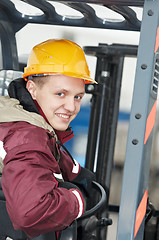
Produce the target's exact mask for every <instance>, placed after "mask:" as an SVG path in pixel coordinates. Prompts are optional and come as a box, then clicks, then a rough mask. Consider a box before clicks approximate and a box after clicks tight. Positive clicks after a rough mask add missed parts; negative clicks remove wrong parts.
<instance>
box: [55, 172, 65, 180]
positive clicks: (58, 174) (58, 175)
mask: <svg viewBox="0 0 159 240" xmlns="http://www.w3.org/2000/svg"><path fill="white" fill-rule="evenodd" d="M53 175H54V177H55V178H56V179H57V180H58V179H59V180H63V176H62V174H61V173H53Z"/></svg>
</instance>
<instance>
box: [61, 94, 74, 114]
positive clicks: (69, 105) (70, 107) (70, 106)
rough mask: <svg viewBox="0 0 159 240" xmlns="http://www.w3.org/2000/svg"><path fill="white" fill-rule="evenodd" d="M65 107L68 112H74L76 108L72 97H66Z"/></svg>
mask: <svg viewBox="0 0 159 240" xmlns="http://www.w3.org/2000/svg"><path fill="white" fill-rule="evenodd" d="M64 107H65V109H66V110H67V111H69V112H74V111H75V109H76V105H75V99H74V97H69V98H67V99H66V102H65V106H64Z"/></svg>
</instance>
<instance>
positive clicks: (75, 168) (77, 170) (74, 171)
mask: <svg viewBox="0 0 159 240" xmlns="http://www.w3.org/2000/svg"><path fill="white" fill-rule="evenodd" d="M74 162H75V164H76V165H73V169H72V173H78V172H79V163H78V162H77V161H76V160H75V159H74Z"/></svg>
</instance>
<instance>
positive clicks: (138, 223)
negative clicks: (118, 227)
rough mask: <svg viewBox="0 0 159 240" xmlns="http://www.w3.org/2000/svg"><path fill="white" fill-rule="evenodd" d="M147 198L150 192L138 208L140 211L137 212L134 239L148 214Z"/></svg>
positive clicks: (145, 194)
mask: <svg viewBox="0 0 159 240" xmlns="http://www.w3.org/2000/svg"><path fill="white" fill-rule="evenodd" d="M147 196H148V191H147V190H146V191H145V193H144V195H143V197H142V199H141V202H140V204H139V206H138V209H137V211H136V219H135V230H134V238H135V237H136V234H137V232H138V230H139V228H140V226H141V223H142V221H143V219H144V217H145V214H146V207H147Z"/></svg>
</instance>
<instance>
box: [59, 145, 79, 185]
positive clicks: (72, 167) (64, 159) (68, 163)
mask: <svg viewBox="0 0 159 240" xmlns="http://www.w3.org/2000/svg"><path fill="white" fill-rule="evenodd" d="M59 166H60V168H61V170H62V175H63V178H64V180H65V181H70V182H71V181H72V180H73V179H75V178H76V177H77V176H78V174H79V173H80V171H81V166H80V164H79V163H78V162H77V161H76V160H75V159H74V163H73V161H72V159H71V158H70V156H69V155H68V154H67V153H66V152H65V151H63V150H60V162H59Z"/></svg>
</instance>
